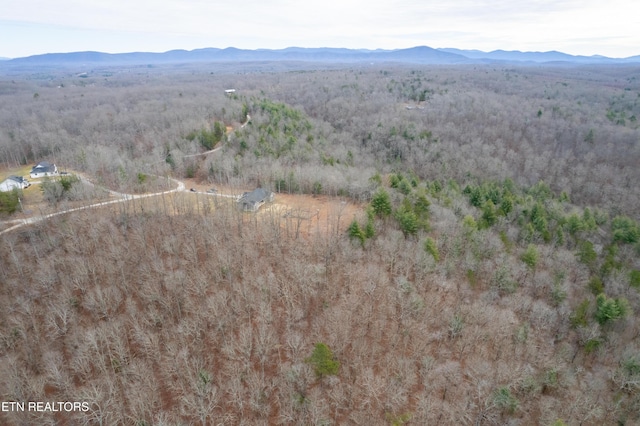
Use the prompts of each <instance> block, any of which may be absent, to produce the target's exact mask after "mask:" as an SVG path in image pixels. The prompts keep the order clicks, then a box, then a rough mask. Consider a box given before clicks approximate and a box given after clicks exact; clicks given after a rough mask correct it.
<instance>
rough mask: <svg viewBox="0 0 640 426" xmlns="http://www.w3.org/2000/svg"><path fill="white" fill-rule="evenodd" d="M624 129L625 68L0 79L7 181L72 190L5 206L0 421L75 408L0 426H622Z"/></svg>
mask: <svg viewBox="0 0 640 426" xmlns="http://www.w3.org/2000/svg"><path fill="white" fill-rule="evenodd" d="M638 117H640V67H638V66H632V65H619V66H614V65H606V66H605V65H601V66H600V65H590V66H587V65H584V66H560V65H558V66H551V65H545V66H503V65H455V66H449V65H441V66H433V65H401V64H385V65H375V66H365V65H344V64H343V65H340V66H330V65H324V66H316V67H314V66H311V65H309V64H305V65H304V66H299V67H288V66H283V65H280V66H275V65H273V64H266V63H251V64H249V63H247V64H244V65H242V66H241V65H237V64H236V65H234V66H222V65H220V64H216V65H206V64H198V65H191V66H187V65H184V66H174V65H171V66H169V65H167V66H148V67H142V66H140V67H135V66H128V67H124V66H122V67H115V66H111V67H109V66H103V67H96V68H93V69H82V70H74V71H72V70H70V69H59V70H56V69H46V70H31V71H29V70H24V71H23V72H21V73H17V74H16V73H12V74H6V75H2V74H0V177H2V178H4V177H6V176H8V175H10V174H16V173H18V171H20V172H21V173H26V174H28V170H29V169H30V167H31V166H32V165H33V164H36V163H37V162H39V161H43V160H46V161H49V162H52V163H55V164H57V166H58V168H59V169H60V170H63V171H64V172H65V175H64V176H60V177H55V178H51V179H49V178H45V179H44V180H43V181H42V182H37V183H35V184H33V185H32V186H31V187H29V188H27V189H24V190H15V191H12V192H6V193H0V377H2V378H3V380H2V381H0V402H1V401H14V402H26V401H70V402H79V403H86V406H87V407H88V410H81V411H74V412H46V411H44V412H38V411H30V412H19V411H10V410H9V411H4V410H3V411H1V412H0V423H2V424H8V425H14V424H15V425H27V424H42V425H59V424H70V425H76V424H78V425H110V424H135V425H140V426H141V425H182V424H197V425H214V424H215V425H219V424H224V425H254V424H265V425H266V424H287V425H288V424H299V425H308V424H312V425H342V424H371V425H402V424H407V425H410V424H415V425H422V424H474V425H497V424H510V425H529V424H531V425H557V426H560V425H574V424H576V425H577V424H581V425H602V424H621V425H631V424H638V423H640V343H639V341H638V336H639V335H640V320H638V313H640V188H639V187H638V182H640V167H639V165H640V123H639V122H638ZM1 180H2V179H0V181H1ZM176 182H184V183H186V185H187V186H186V187H185V190H183V191H177V190H175V185H176ZM188 187H192V188H195V189H194V191H193V192H190V191H188V190H187V189H186V188H188ZM211 187H214V188H217V189H216V190H215V192H224V193H225V194H241V193H243V192H245V191H251V190H253V189H255V188H257V187H262V188H266V189H268V190H270V191H273V192H274V193H275V197H276V202H280V203H285V204H286V203H296V204H295V205H296V206H300V205H304V204H305V203H307V204H309V207H303V208H302V210H304V211H307V210H309V211H311V210H313V209H312V207H310V206H311V203H312V202H313V203H319V205H324V206H325V207H324V209H323V210H322V212H321V211H320V209H318V212H317V213H316V214H315V216H314V215H313V214H309V215H306V216H305V215H302V214H301V213H300V211H302V210H300V209H298V210H294V208H293V207H291V205H292V204H291V205H289V206H288V207H287V208H288V210H287V211H286V213H285V214H283V211H282V210H279V209H277V208H275V207H274V206H273V205H265V206H264V207H262V208H261V209H260V210H259V211H258V212H257V213H247V212H241V211H239V210H238V209H237V208H236V206H235V203H234V201H233V198H232V197H231V198H223V197H222V196H215V195H211V194H208V195H207V194H204V193H203V192H204V190H203V191H202V192H200V191H199V189H200V188H203V189H204V188H211ZM118 194H136V195H137V196H140V197H142V196H144V197H145V198H136V197H134V196H129V197H123V198H122V199H121V200H120V201H122V202H120V201H118V202H116V200H115V199H114V197H116V196H118ZM154 194H158V195H154ZM278 197H280V198H278ZM109 200H110V202H109V203H105V201H109ZM278 200H280V201H278ZM18 203H19V204H18ZM99 203H102V204H101V205H98V204H99ZM281 205H283V204H281ZM314 206H315V204H314ZM296 208H298V207H296ZM305 209H306V210H305ZM292 212H293V213H292ZM296 212H297V213H296ZM45 214H50V216H47V217H44V215H45ZM38 215H40V219H39V220H35V219H36V218H38ZM27 218H30V219H32V221H31V222H27V221H26V219H27ZM21 221H23V222H21Z"/></svg>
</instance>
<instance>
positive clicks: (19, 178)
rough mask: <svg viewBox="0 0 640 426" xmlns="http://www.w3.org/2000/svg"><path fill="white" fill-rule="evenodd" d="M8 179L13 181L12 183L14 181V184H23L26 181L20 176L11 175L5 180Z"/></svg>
mask: <svg viewBox="0 0 640 426" xmlns="http://www.w3.org/2000/svg"><path fill="white" fill-rule="evenodd" d="M9 179H11V180H13V181H16V182H18V183H23V182H24V181H25V180H26V179H25V178H23V177H22V176H13V175H11V176H9V177H8V178H7V180H9Z"/></svg>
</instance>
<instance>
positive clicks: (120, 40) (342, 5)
mask: <svg viewBox="0 0 640 426" xmlns="http://www.w3.org/2000/svg"><path fill="white" fill-rule="evenodd" d="M291 46H297V47H347V48H352V49H403V48H409V47H414V46H429V47H433V48H444V47H454V48H458V49H477V50H483V51H492V50H498V49H502V50H520V51H536V52H542V51H550V50H557V51H561V52H564V53H569V54H573V55H587V56H590V55H603V56H609V57H613V58H624V57H629V56H635V55H640V13H638V12H637V2H635V1H630V0H607V1H603V0H529V1H521V0H475V1H473V0H394V1H393V2H391V1H390V0H386V1H380V0H368V1H364V0H323V1H317V0H307V1H300V0H298V1H293V0H233V1H220V0H153V1H150V0H57V1H52V0H19V1H16V0H0V57H8V58H17V57H24V56H30V55H35V54H42V53H60V52H77V51H87V50H92V51H100V52H107V53H123V52H138V51H144V52H165V51H168V50H173V49H186V50H192V49H198V48H205V47H218V48H225V47H237V48H241V49H260V48H266V49H281V48H285V47H291Z"/></svg>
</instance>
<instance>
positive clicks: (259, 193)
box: [238, 188, 270, 203]
mask: <svg viewBox="0 0 640 426" xmlns="http://www.w3.org/2000/svg"><path fill="white" fill-rule="evenodd" d="M269 194H270V192H269V191H267V190H266V189H264V188H256V189H254V190H253V191H251V192H245V193H244V194H242V197H240V200H238V201H240V202H243V203H258V202H260V201H264V200H266V199H267V198H269Z"/></svg>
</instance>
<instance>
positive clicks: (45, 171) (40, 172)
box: [29, 161, 58, 179]
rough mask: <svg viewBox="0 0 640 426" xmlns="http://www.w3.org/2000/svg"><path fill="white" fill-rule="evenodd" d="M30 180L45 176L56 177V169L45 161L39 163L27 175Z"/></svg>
mask: <svg viewBox="0 0 640 426" xmlns="http://www.w3.org/2000/svg"><path fill="white" fill-rule="evenodd" d="M29 176H31V178H33V179H36V178H41V177H45V176H58V168H57V167H56V165H55V164H51V163H49V162H47V161H41V162H39V163H38V164H36V165H35V166H33V168H32V169H31V173H30V174H29Z"/></svg>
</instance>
